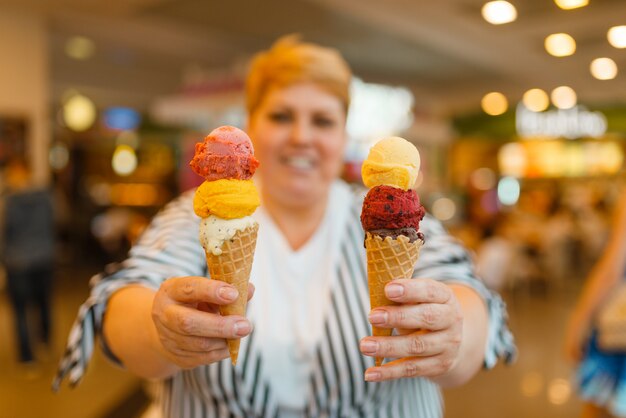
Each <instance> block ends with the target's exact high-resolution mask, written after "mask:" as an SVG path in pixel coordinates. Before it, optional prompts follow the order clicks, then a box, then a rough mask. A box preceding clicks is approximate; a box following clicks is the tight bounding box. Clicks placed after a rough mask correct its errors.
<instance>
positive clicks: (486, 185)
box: [470, 167, 496, 190]
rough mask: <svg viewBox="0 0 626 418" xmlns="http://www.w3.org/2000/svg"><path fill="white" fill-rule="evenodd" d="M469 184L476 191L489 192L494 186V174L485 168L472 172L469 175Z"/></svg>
mask: <svg viewBox="0 0 626 418" xmlns="http://www.w3.org/2000/svg"><path fill="white" fill-rule="evenodd" d="M470 183H471V184H472V186H474V187H475V188H477V189H478V190H489V189H492V188H493V187H494V186H495V185H496V173H495V172H494V171H493V170H492V169H490V168H487V167H482V168H478V169H476V170H474V171H473V172H472V174H470Z"/></svg>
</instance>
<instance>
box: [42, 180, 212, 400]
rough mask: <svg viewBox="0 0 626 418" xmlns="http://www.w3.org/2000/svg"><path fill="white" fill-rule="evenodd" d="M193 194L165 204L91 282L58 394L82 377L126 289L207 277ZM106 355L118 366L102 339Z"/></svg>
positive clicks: (57, 380) (60, 374)
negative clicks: (114, 302)
mask: <svg viewBox="0 0 626 418" xmlns="http://www.w3.org/2000/svg"><path fill="white" fill-rule="evenodd" d="M192 197H193V192H188V193H186V194H184V195H182V196H180V197H179V198H178V199H176V200H174V201H172V202H171V203H169V204H168V205H167V206H166V207H165V208H164V209H163V210H162V211H161V212H160V213H159V214H158V215H157V216H156V217H155V218H154V219H153V220H152V222H151V224H150V226H149V227H148V228H147V230H146V231H145V232H144V233H143V235H142V236H141V238H140V239H139V241H138V243H137V244H136V245H135V246H133V248H132V249H131V251H130V253H129V257H128V258H127V259H126V260H125V261H123V262H122V263H119V264H114V265H109V266H107V267H106V269H105V271H104V272H103V273H100V274H98V275H96V276H94V277H93V278H92V279H91V281H90V287H91V292H90V295H89V297H88V298H87V300H86V301H85V302H84V303H83V304H82V306H81V307H80V308H79V311H78V315H77V317H76V320H75V322H74V324H73V326H72V329H71V331H70V334H69V337H68V342H67V348H66V350H65V353H64V355H63V358H62V359H61V362H60V364H59V370H58V372H57V375H56V377H55V379H54V382H53V390H55V391H56V390H58V389H59V386H60V384H61V382H62V381H63V379H64V378H65V377H66V376H67V377H68V380H69V382H70V385H72V386H74V385H76V384H77V383H78V382H79V381H80V379H81V378H82V377H83V375H84V374H85V371H86V368H87V364H88V362H89V360H90V358H91V355H92V353H93V348H94V344H95V341H96V336H100V337H101V333H102V319H103V317H104V314H105V311H106V306H107V302H108V300H109V298H110V297H111V295H112V294H113V293H115V292H116V291H117V290H119V289H121V288H123V287H125V286H128V285H142V286H146V287H148V288H151V289H155V290H156V289H158V288H159V286H160V285H161V283H162V282H163V281H164V280H166V279H168V278H170V277H178V276H203V275H206V264H205V257H204V252H203V250H202V247H201V245H200V243H199V241H198V228H199V227H198V225H199V219H198V218H197V217H196V215H195V214H194V212H193V205H192ZM100 342H101V345H102V348H103V351H104V353H105V354H106V355H107V356H108V357H109V358H110V359H111V360H113V361H115V362H117V363H118V364H119V360H117V359H116V358H115V357H114V356H113V355H112V353H111V352H110V350H109V349H108V347H106V344H104V342H103V339H102V338H100Z"/></svg>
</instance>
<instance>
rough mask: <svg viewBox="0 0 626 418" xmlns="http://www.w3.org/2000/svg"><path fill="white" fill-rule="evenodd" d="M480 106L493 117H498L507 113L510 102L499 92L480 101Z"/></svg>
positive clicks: (486, 95)
mask: <svg viewBox="0 0 626 418" xmlns="http://www.w3.org/2000/svg"><path fill="white" fill-rule="evenodd" d="M480 105H481V107H482V108H483V111H484V112H485V113H486V114H488V115H491V116H498V115H501V114H503V113H504V112H506V110H507V109H508V107H509V102H508V100H507V99H506V97H505V96H504V94H502V93H499V92H497V91H493V92H491V93H487V94H485V96H484V97H483V99H482V100H481V101H480Z"/></svg>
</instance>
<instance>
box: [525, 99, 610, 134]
mask: <svg viewBox="0 0 626 418" xmlns="http://www.w3.org/2000/svg"><path fill="white" fill-rule="evenodd" d="M515 126H516V128H517V133H518V135H519V136H521V137H524V138H546V137H547V138H560V137H562V138H568V139H574V138H583V137H592V138H598V137H600V136H602V135H604V133H605V132H606V127H607V122H606V117H605V116H604V115H603V114H602V113H600V112H590V111H589V110H587V108H586V107H584V106H580V105H579V106H574V107H573V108H571V109H566V110H562V109H555V110H548V111H546V112H533V111H532V110H528V109H527V108H526V106H524V105H523V104H522V103H519V104H518V105H517V110H516V114H515Z"/></svg>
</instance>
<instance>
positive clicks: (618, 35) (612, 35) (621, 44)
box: [606, 25, 626, 49]
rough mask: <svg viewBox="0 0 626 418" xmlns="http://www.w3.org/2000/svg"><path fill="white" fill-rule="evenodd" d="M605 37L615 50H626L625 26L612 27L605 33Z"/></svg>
mask: <svg viewBox="0 0 626 418" xmlns="http://www.w3.org/2000/svg"><path fill="white" fill-rule="evenodd" d="M606 37H607V38H608V40H609V43H610V44H611V45H613V46H614V47H615V48H620V49H622V48H626V25H622V26H613V27H612V28H611V29H609V31H608V32H607V35H606Z"/></svg>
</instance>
